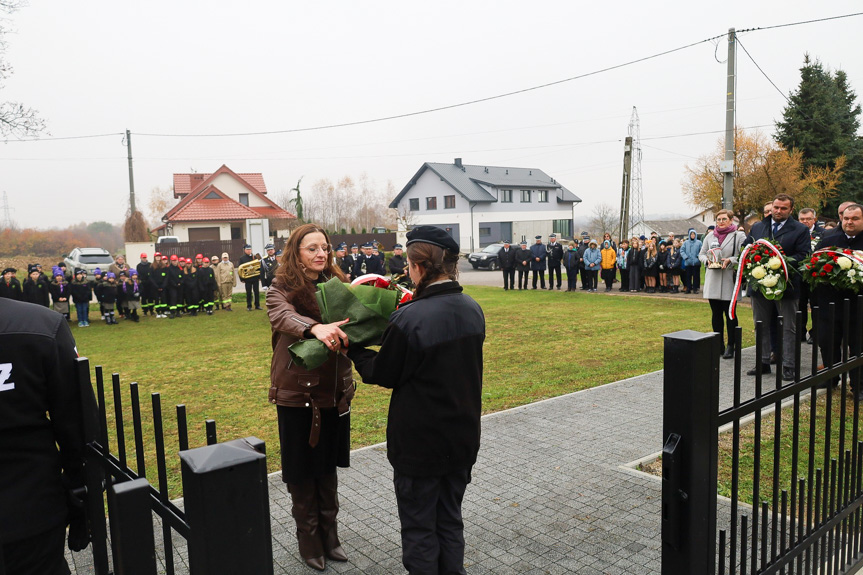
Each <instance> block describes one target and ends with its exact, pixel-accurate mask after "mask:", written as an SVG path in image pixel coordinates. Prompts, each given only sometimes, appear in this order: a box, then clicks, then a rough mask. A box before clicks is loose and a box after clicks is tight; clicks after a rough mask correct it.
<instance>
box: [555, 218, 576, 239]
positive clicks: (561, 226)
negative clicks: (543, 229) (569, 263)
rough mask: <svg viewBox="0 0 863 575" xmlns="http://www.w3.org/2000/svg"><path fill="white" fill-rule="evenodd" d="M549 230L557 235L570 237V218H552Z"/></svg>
mask: <svg viewBox="0 0 863 575" xmlns="http://www.w3.org/2000/svg"><path fill="white" fill-rule="evenodd" d="M551 231H553V232H554V233H556V234H557V235H559V236H563V237H567V238H569V237H572V220H552V221H551Z"/></svg>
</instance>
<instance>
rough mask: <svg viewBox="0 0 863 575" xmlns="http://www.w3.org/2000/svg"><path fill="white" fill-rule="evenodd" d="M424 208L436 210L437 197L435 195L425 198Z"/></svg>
mask: <svg viewBox="0 0 863 575" xmlns="http://www.w3.org/2000/svg"><path fill="white" fill-rule="evenodd" d="M426 209H427V210H436V209H437V198H435V197H431V198H426Z"/></svg>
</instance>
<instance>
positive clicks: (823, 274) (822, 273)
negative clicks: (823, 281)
mask: <svg viewBox="0 0 863 575" xmlns="http://www.w3.org/2000/svg"><path fill="white" fill-rule="evenodd" d="M819 275H822V276H826V275H827V274H825V273H824V272H821V273H820V274H819Z"/></svg>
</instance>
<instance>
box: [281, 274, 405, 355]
mask: <svg viewBox="0 0 863 575" xmlns="http://www.w3.org/2000/svg"><path fill="white" fill-rule="evenodd" d="M369 276H374V277H369ZM363 278H365V279H363ZM366 282H372V285H368V284H367V283H366ZM405 292H406V293H405ZM315 297H316V298H317V301H318V308H319V309H320V310H321V319H322V321H323V323H333V322H336V321H341V320H343V319H346V318H350V321H349V322H347V323H346V324H344V325H342V326H341V329H342V331H344V332H345V334H346V335H347V336H348V339H349V340H350V342H351V344H354V343H356V344H359V345H362V346H369V345H378V344H380V340H381V336H382V335H383V333H384V330H385V329H386V328H387V325H388V324H389V318H390V315H391V314H392V313H393V312H394V311H395V310H396V307H398V305H399V304H400V303H404V302H405V301H409V300H410V298H411V297H413V294H412V293H411V292H410V291H408V290H406V289H404V288H401V286H394V284H393V285H390V282H389V280H387V279H386V278H385V277H383V276H378V275H377V274H368V276H360V277H358V278H357V279H355V280H354V282H353V283H352V284H351V285H348V284H345V283H342V282H341V281H340V280H339V279H338V278H332V279H330V280H329V281H327V282H326V283H323V284H320V285H319V286H318V290H317V291H316V292H315ZM288 351H289V352H290V353H291V357H293V359H294V361H295V362H297V363H298V364H299V365H301V366H302V367H303V368H305V369H308V370H312V369H316V368H318V367H320V366H321V365H323V364H324V363H325V362H326V361H327V358H328V357H329V354H330V350H329V349H327V346H326V345H324V343H323V342H321V341H320V340H317V339H301V340H299V341H296V342H294V343H292V344H291V345H290V346H288Z"/></svg>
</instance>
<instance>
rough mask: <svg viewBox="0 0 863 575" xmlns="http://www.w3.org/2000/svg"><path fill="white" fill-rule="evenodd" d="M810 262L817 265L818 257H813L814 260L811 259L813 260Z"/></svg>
mask: <svg viewBox="0 0 863 575" xmlns="http://www.w3.org/2000/svg"><path fill="white" fill-rule="evenodd" d="M809 261H810V262H812V263H813V264H817V263H818V257H817V256H813V257H812V259H811V260H809Z"/></svg>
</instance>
